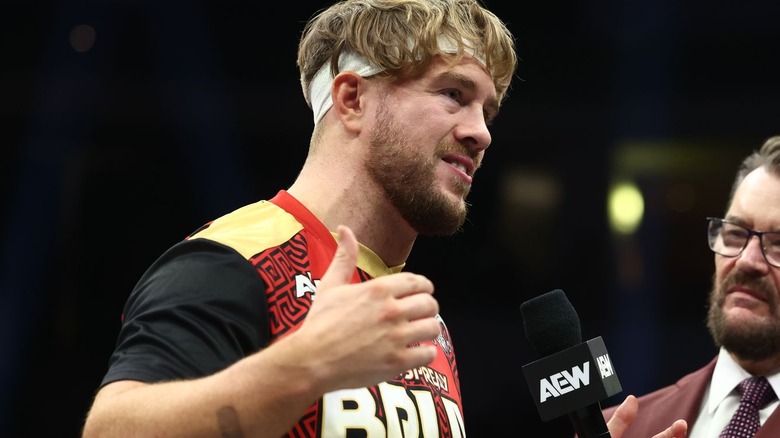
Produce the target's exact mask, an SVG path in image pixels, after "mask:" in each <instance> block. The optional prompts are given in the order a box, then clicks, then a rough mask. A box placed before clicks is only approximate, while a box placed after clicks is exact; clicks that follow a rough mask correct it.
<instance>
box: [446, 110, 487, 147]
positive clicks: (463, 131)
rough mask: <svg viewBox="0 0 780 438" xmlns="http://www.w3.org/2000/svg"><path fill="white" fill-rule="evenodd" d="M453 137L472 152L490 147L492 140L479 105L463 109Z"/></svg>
mask: <svg viewBox="0 0 780 438" xmlns="http://www.w3.org/2000/svg"><path fill="white" fill-rule="evenodd" d="M455 136H456V138H457V140H458V141H459V142H460V143H461V144H465V145H467V146H468V147H469V149H470V150H471V151H473V152H482V151H484V150H485V149H487V147H488V146H490V142H491V141H493V138H492V137H491V135H490V130H489V129H488V126H487V122H486V121H485V115H484V113H483V111H482V107H481V106H480V105H476V104H475V105H469V106H467V107H464V108H463V119H462V121H461V123H459V124H458V126H457V127H456V128H455Z"/></svg>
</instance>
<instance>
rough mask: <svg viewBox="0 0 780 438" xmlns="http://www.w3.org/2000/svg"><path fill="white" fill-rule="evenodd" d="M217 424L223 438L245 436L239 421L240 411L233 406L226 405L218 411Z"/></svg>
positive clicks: (240, 437) (241, 437)
mask: <svg viewBox="0 0 780 438" xmlns="http://www.w3.org/2000/svg"><path fill="white" fill-rule="evenodd" d="M217 424H219V433H220V434H221V435H222V438H243V436H244V432H242V431H241V424H240V423H239V422H238V412H236V409H235V408H233V407H232V406H225V407H224V408H221V409H220V410H218V411H217Z"/></svg>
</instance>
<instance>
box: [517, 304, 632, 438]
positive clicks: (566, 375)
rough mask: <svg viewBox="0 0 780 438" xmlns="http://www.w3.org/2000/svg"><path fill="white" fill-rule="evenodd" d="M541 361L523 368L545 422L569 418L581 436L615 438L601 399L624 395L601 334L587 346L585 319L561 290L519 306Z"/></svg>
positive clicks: (526, 328) (528, 336)
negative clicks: (582, 323) (583, 319)
mask: <svg viewBox="0 0 780 438" xmlns="http://www.w3.org/2000/svg"><path fill="white" fill-rule="evenodd" d="M520 311H521V313H522V315H523V328H524V329H525V336H526V338H528V341H529V342H531V345H532V346H533V347H534V349H535V350H536V351H537V352H538V353H539V354H540V355H542V356H544V357H542V358H541V359H539V360H537V361H534V362H531V363H529V364H527V365H525V366H523V373H524V374H525V378H526V381H527V382H528V387H529V389H530V390H531V395H532V396H533V398H534V403H535V404H536V407H537V409H538V410H539V415H540V417H541V418H542V420H543V421H548V420H551V419H553V418H556V417H559V416H561V415H564V414H566V415H568V417H569V420H570V421H571V423H572V425H573V426H574V430H575V431H576V433H577V436H578V438H594V437H605V438H606V437H610V434H609V429H608V428H607V423H606V421H605V420H604V415H603V414H602V412H601V404H600V402H601V400H604V399H606V398H608V397H610V396H612V395H615V394H617V393H618V392H620V391H622V390H623V388H622V387H621V386H620V381H619V380H618V378H617V374H615V370H614V368H613V366H612V362H611V360H610V359H609V354H608V353H607V348H606V346H605V345H604V341H603V340H602V339H601V336H599V337H596V338H593V339H591V340H589V341H587V342H582V333H581V328H580V318H579V316H578V315H577V311H576V310H574V307H573V306H572V305H571V302H569V299H568V298H567V297H566V294H564V293H563V291H562V290H561V289H555V290H553V291H550V292H547V293H545V294H542V295H539V296H537V297H535V298H532V299H530V300H528V301H526V302H524V303H522V304H521V305H520Z"/></svg>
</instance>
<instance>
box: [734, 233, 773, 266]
mask: <svg viewBox="0 0 780 438" xmlns="http://www.w3.org/2000/svg"><path fill="white" fill-rule="evenodd" d="M737 265H739V267H740V269H743V270H746V271H761V272H766V271H768V270H769V263H767V261H766V258H764V251H763V249H762V248H761V239H760V238H759V237H758V236H750V240H748V243H747V246H745V249H744V250H742V254H740V255H739V257H737Z"/></svg>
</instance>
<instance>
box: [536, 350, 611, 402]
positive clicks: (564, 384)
mask: <svg viewBox="0 0 780 438" xmlns="http://www.w3.org/2000/svg"><path fill="white" fill-rule="evenodd" d="M596 363H597V364H598V366H599V371H600V372H601V378H602V379H604V378H606V377H609V376H611V375H613V374H614V372H613V371H612V363H611V362H610V360H609V355H608V354H605V355H602V356H599V357H597V358H596ZM589 384H590V362H589V361H586V362H583V363H582V366H576V365H575V366H574V367H573V368H572V369H571V371H568V370H563V371H561V372H559V373H555V374H553V375H551V376H550V377H548V378H542V379H541V380H539V403H544V402H545V401H546V400H547V398H548V397H560V396H561V395H562V394H566V393H568V392H571V391H574V390H575V389H579V388H580V387H581V386H588V385H589Z"/></svg>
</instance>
